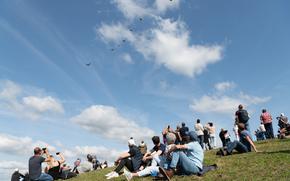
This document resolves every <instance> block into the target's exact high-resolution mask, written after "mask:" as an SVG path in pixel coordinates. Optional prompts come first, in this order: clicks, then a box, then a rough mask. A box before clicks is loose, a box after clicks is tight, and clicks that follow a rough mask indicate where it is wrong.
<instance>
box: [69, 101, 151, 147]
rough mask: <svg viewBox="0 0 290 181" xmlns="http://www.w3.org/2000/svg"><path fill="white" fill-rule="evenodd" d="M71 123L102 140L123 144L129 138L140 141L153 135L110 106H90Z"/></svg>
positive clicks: (72, 119) (149, 130)
mask: <svg viewBox="0 0 290 181" xmlns="http://www.w3.org/2000/svg"><path fill="white" fill-rule="evenodd" d="M71 121H72V122H73V123H75V124H78V125H80V126H81V127H82V128H84V129H86V130H88V131H90V132H93V133H95V134H97V135H100V136H102V137H104V138H107V139H113V140H120V141H123V142H125V141H127V140H128V138H130V137H134V139H136V140H142V139H149V138H150V137H151V136H152V135H154V131H153V130H151V129H148V128H146V127H141V126H139V125H138V124H137V123H136V122H134V121H132V120H130V119H127V118H125V117H123V116H122V115H120V113H119V112H118V110H117V109H116V108H114V107H111V106H104V105H94V106H91V107H89V108H87V109H85V110H83V111H82V112H81V113H80V114H79V115H77V116H75V117H73V118H71Z"/></svg>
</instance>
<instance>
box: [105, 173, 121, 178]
mask: <svg viewBox="0 0 290 181" xmlns="http://www.w3.org/2000/svg"><path fill="white" fill-rule="evenodd" d="M116 177H119V174H118V173H117V172H113V173H112V174H111V175H109V176H108V177H107V180H110V179H112V178H116Z"/></svg>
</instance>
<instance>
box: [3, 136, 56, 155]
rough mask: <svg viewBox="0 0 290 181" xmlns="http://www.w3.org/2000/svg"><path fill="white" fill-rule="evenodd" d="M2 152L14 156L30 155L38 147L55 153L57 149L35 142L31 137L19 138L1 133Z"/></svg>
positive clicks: (41, 142) (44, 143)
mask: <svg viewBox="0 0 290 181" xmlns="http://www.w3.org/2000/svg"><path fill="white" fill-rule="evenodd" d="M0 140H1V142H0V152H1V153H6V154H14V155H30V154H32V153H33V149H34V148H35V147H36V146H39V147H46V148H48V149H49V150H51V151H55V147H54V146H51V145H49V144H48V143H46V142H43V141H33V140H32V139H31V138H30V137H17V136H13V135H8V134H2V133H0Z"/></svg>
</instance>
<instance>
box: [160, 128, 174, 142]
mask: <svg viewBox="0 0 290 181" xmlns="http://www.w3.org/2000/svg"><path fill="white" fill-rule="evenodd" d="M173 132H174V131H173V129H171V128H170V125H168V126H167V127H166V128H164V129H163V131H162V136H163V143H164V144H166V135H167V133H173Z"/></svg>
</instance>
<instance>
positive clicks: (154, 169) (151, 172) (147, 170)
mask: <svg viewBox="0 0 290 181" xmlns="http://www.w3.org/2000/svg"><path fill="white" fill-rule="evenodd" d="M158 173H159V167H156V166H150V167H146V168H145V169H144V170H141V171H139V172H137V174H138V176H139V177H144V176H148V175H151V176H157V175H158Z"/></svg>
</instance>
